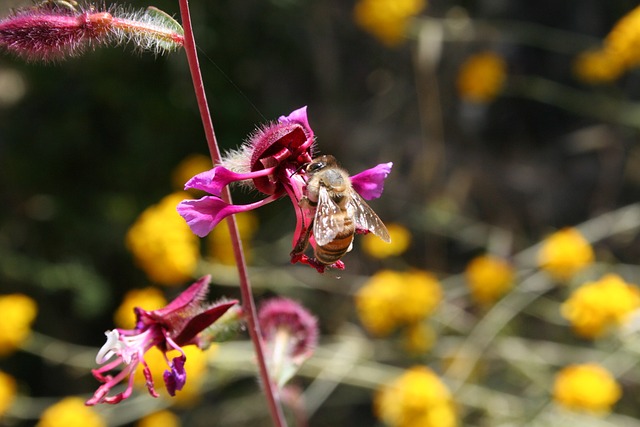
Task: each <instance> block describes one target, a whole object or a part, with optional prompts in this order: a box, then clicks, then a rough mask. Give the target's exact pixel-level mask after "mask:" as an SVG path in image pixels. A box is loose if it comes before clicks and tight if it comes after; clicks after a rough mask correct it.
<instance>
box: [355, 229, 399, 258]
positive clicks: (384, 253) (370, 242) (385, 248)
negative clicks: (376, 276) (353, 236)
mask: <svg viewBox="0 0 640 427" xmlns="http://www.w3.org/2000/svg"><path fill="white" fill-rule="evenodd" d="M387 230H389V236H391V243H387V242H384V241H382V240H381V239H380V238H379V237H378V236H376V235H374V234H372V233H369V234H366V235H364V236H362V239H361V242H362V250H363V251H364V252H366V253H367V254H368V255H369V256H372V257H373V258H379V259H382V258H388V257H391V256H397V255H401V254H403V253H404V252H405V251H406V250H407V248H408V247H409V244H410V243H411V233H410V232H409V230H407V228H406V227H404V226H402V225H400V224H389V225H388V226H387Z"/></svg>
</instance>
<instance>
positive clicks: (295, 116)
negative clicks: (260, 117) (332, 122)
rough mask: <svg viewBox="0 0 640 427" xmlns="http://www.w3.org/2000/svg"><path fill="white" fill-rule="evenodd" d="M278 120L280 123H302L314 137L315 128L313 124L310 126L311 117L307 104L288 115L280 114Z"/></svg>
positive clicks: (310, 135)
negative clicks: (308, 115)
mask: <svg viewBox="0 0 640 427" xmlns="http://www.w3.org/2000/svg"><path fill="white" fill-rule="evenodd" d="M278 122H280V123H298V124H300V125H302V127H303V128H304V129H305V131H306V132H307V135H308V136H309V137H313V130H312V129H311V126H309V119H308V118H307V106H306V105H305V106H304V107H301V108H298V109H297V110H295V111H292V112H291V114H289V115H288V116H280V117H279V118H278Z"/></svg>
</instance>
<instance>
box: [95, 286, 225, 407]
mask: <svg viewBox="0 0 640 427" xmlns="http://www.w3.org/2000/svg"><path fill="white" fill-rule="evenodd" d="M210 280H211V277H210V276H205V277H203V278H201V279H200V280H198V281H197V282H195V283H194V284H193V285H191V286H190V287H189V288H188V289H187V290H185V291H184V292H182V293H181V294H180V295H179V296H178V297H177V298H176V299H175V300H173V301H172V302H171V303H169V305H167V306H166V307H164V308H161V309H158V310H153V311H145V310H142V309H140V308H136V309H135V313H136V316H137V324H136V327H135V328H134V329H132V330H127V329H114V330H112V331H107V332H106V333H105V335H106V336H107V342H106V343H105V345H104V346H103V347H102V348H101V349H100V351H99V352H98V355H97V356H96V362H97V363H98V364H104V365H103V366H102V367H100V368H98V369H94V370H93V371H92V373H93V376H94V377H95V378H96V379H97V380H98V381H100V382H102V383H103V384H102V385H101V386H100V387H99V388H98V390H96V392H95V393H94V394H93V397H92V398H91V399H89V400H87V402H86V405H89V406H92V405H95V404H97V403H111V404H114V403H118V402H120V401H121V400H123V399H126V398H128V397H129V396H130V395H131V393H132V391H133V379H134V374H135V371H136V369H137V368H138V365H140V364H142V366H143V373H144V376H145V378H146V381H147V389H148V390H149V394H151V395H152V396H153V397H158V393H157V392H156V390H155V385H154V383H153V377H152V375H151V371H150V370H149V367H148V366H147V364H146V362H145V360H144V355H145V353H146V352H147V351H148V350H150V349H151V348H152V347H154V346H155V347H158V348H159V349H160V350H161V351H162V352H164V353H165V354H166V353H167V352H168V351H170V350H174V349H175V350H178V351H179V352H180V353H181V355H180V356H178V357H174V358H173V359H172V360H168V359H167V365H168V367H169V369H168V370H166V371H165V372H164V375H163V378H164V383H165V387H166V389H167V391H168V392H169V394H170V395H171V396H174V395H175V393H176V391H178V390H181V389H182V387H183V386H184V384H185V382H186V380H187V373H186V370H185V363H186V361H187V358H186V356H185V354H184V351H183V350H182V347H183V346H186V345H198V346H201V347H203V346H205V345H206V344H207V343H206V342H203V340H201V337H200V333H201V332H202V331H203V330H205V329H206V328H207V327H209V326H210V325H211V324H212V323H214V322H215V321H216V320H218V319H219V318H220V316H222V315H223V314H224V313H225V312H227V310H229V309H230V308H231V307H232V306H234V305H235V304H237V301H235V300H231V301H223V302H220V303H215V304H208V303H205V302H204V300H205V298H206V296H207V291H208V287H209V282H210ZM114 356H115V359H114V360H112V361H111V362H108V363H107V361H109V360H110V359H111V358H113V357H114ZM165 358H166V356H165ZM120 365H124V369H122V370H121V371H120V372H119V373H117V374H116V375H115V376H112V375H109V374H107V373H108V372H110V371H111V370H113V369H114V368H116V367H118V366H120ZM127 378H128V379H127ZM125 379H127V383H128V385H127V388H126V389H125V390H124V391H123V392H121V393H118V394H116V395H114V396H108V394H109V392H110V391H111V389H112V388H113V387H114V386H116V385H117V384H119V383H120V382H122V381H124V380H125Z"/></svg>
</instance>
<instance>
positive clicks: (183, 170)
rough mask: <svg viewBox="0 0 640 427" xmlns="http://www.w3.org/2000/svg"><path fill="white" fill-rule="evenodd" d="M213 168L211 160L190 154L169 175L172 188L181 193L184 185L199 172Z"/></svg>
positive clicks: (203, 156)
mask: <svg viewBox="0 0 640 427" xmlns="http://www.w3.org/2000/svg"><path fill="white" fill-rule="evenodd" d="M212 167H213V166H212V164H211V158H209V157H208V156H205V155H203V154H192V155H190V156H188V157H186V158H185V159H184V160H182V161H181V162H180V163H178V166H176V168H175V169H174V170H173V173H172V174H171V183H172V184H173V188H174V189H176V190H178V191H182V190H183V189H184V184H185V183H186V182H187V181H189V180H190V179H191V178H192V177H193V176H195V175H197V174H199V173H200V172H204V171H208V170H209V169H211V168H212Z"/></svg>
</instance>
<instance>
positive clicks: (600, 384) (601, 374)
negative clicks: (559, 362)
mask: <svg viewBox="0 0 640 427" xmlns="http://www.w3.org/2000/svg"><path fill="white" fill-rule="evenodd" d="M621 396H622V389H621V388H620V385H619V384H618V383H617V382H616V380H615V378H614V377H613V376H612V375H611V374H610V373H609V371H607V370H606V369H604V368H603V367H602V366H600V365H597V364H595V363H586V364H582V365H570V366H567V367H566V368H564V369H563V370H561V371H560V372H559V373H558V375H557V376H556V380H555V383H554V385H553V398H554V400H555V401H556V403H558V404H559V405H562V406H563V407H565V408H568V409H571V410H577V411H585V412H593V413H606V412H609V411H610V410H611V407H612V406H613V405H614V404H615V403H616V402H617V401H618V400H619V399H620V397H621Z"/></svg>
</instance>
